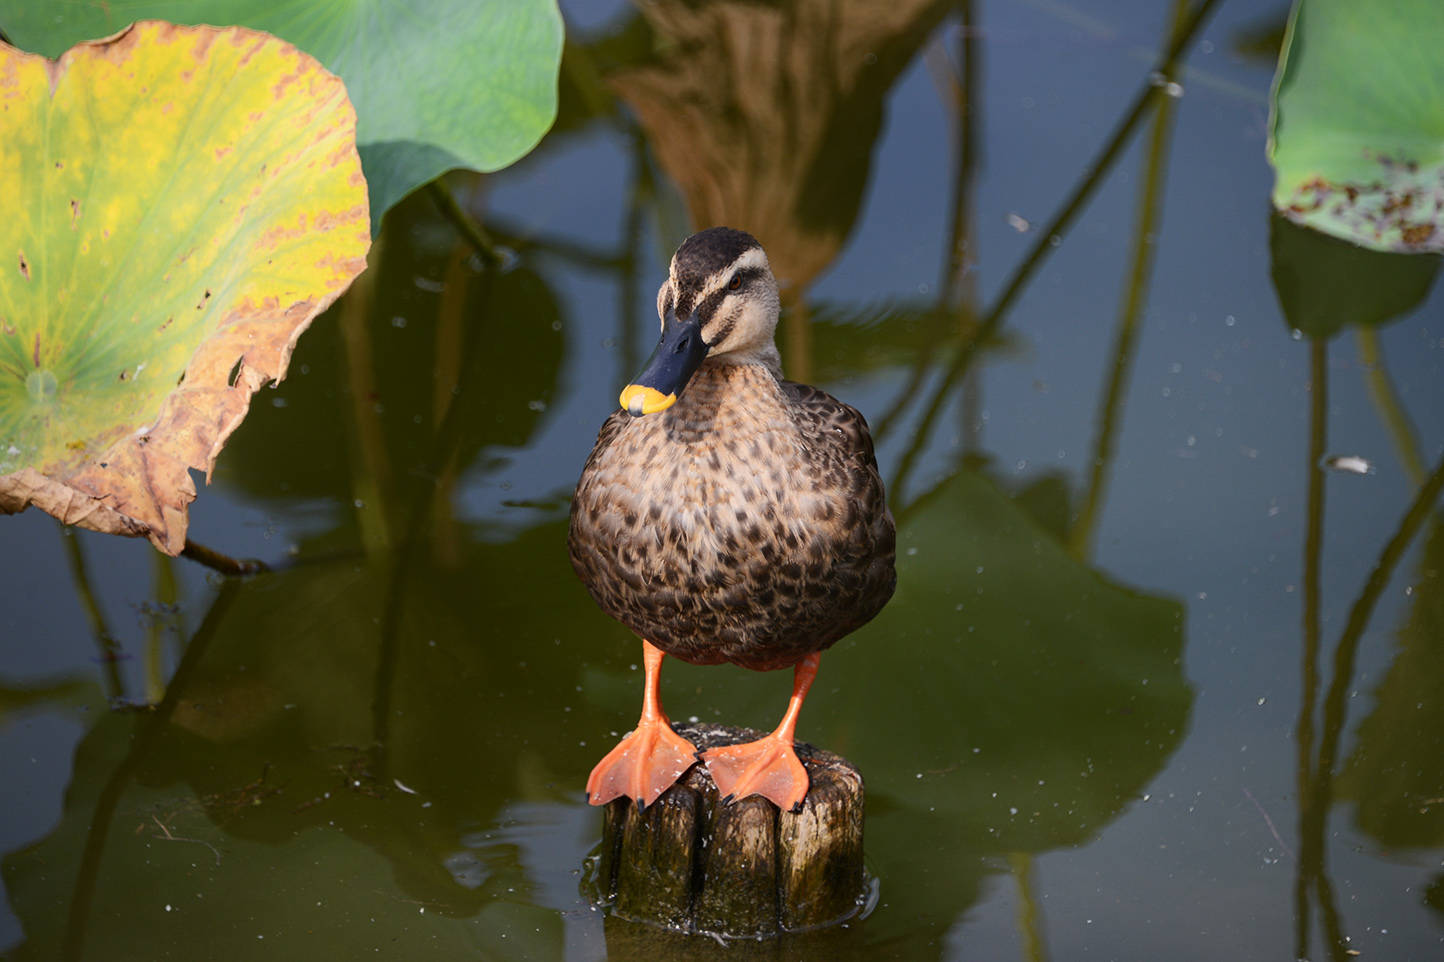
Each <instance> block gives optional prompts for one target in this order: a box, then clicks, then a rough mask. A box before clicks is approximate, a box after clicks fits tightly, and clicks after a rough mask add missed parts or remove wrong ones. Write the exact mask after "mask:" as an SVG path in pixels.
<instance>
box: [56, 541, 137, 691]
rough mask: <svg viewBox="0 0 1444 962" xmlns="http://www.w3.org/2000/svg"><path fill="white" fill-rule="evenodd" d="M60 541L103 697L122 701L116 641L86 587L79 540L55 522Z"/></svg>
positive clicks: (87, 573)
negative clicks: (99, 669)
mask: <svg viewBox="0 0 1444 962" xmlns="http://www.w3.org/2000/svg"><path fill="white" fill-rule="evenodd" d="M55 523H56V524H57V525H58V526H59V530H60V539H61V541H62V542H64V544H65V560H66V562H67V563H68V564H69V565H70V577H71V580H73V581H74V582H75V593H76V594H77V595H79V596H80V609H81V610H82V611H84V612H85V620H86V621H88V622H89V623H90V636H91V637H92V638H94V639H95V647H97V648H99V649H100V663H101V664H102V665H104V666H105V697H106V698H107V699H108V700H110V701H112V702H114V701H117V700H120V701H123V700H125V682H124V681H123V680H122V679H121V677H120V665H119V661H118V659H119V657H120V642H118V641H116V639H115V635H113V634H112V633H111V631H110V626H109V625H107V624H106V623H105V613H104V612H103V611H101V610H100V603H99V602H98V601H96V598H95V589H94V588H92V587H91V584H90V569H89V567H88V566H87V565H86V563H85V554H84V552H83V551H82V550H81V547H80V538H79V537H77V535H76V533H75V532H74V531H72V530H71V529H70V528H67V527H66V526H65V525H64V524H61V523H60V522H59V521H57V522H55Z"/></svg>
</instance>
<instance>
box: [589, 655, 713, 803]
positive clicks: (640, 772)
mask: <svg viewBox="0 0 1444 962" xmlns="http://www.w3.org/2000/svg"><path fill="white" fill-rule="evenodd" d="M642 662H643V664H644V665H645V666H646V670H647V678H646V682H645V686H646V687H645V689H644V691H643V694H642V717H641V719H640V720H639V721H638V722H637V728H636V730H635V731H633V732H632V733H631V734H630V735H627V736H626V737H625V738H623V739H622V740H621V742H620V743H619V744H618V745H617V747H616V748H613V749H612V750H611V751H610V752H608V753H607V757H606V758H603V759H602V760H601V761H599V762H597V767H596V768H594V769H592V775H591V777H590V778H588V779H587V800H588V801H590V802H591V803H592V804H593V805H605V804H606V803H607V802H610V801H611V800H612V799H614V798H621V797H622V796H624V795H625V796H627V797H629V798H635V799H636V800H637V804H638V805H639V806H641V807H644V808H645V807H646V806H648V805H650V804H652V803H653V802H655V801H656V800H657V796H659V795H661V794H662V793H663V792H665V791H666V790H667V789H669V788H671V787H672V783H673V782H675V781H676V780H677V779H678V778H681V777H682V773H683V772H685V771H686V770H687V769H689V768H691V767H692V763H693V762H695V761H696V760H697V746H695V745H693V744H692V743H691V742H689V741H687V739H685V738H683V737H682V736H681V735H678V734H677V733H676V732H674V731H672V722H671V720H670V719H668V718H667V714H666V712H664V711H662V697H661V693H660V689H661V677H662V676H661V670H662V649H660V648H658V647H657V646H656V645H654V644H652V643H651V642H650V641H645V640H644V641H643V642H642Z"/></svg>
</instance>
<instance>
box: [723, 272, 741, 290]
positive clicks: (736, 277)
mask: <svg viewBox="0 0 1444 962" xmlns="http://www.w3.org/2000/svg"><path fill="white" fill-rule="evenodd" d="M727 289H728V290H729V291H739V290H741V289H742V275H741V274H733V275H732V279H731V280H730V281H728V282H727Z"/></svg>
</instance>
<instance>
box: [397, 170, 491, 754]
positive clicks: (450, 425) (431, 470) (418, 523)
mask: <svg viewBox="0 0 1444 962" xmlns="http://www.w3.org/2000/svg"><path fill="white" fill-rule="evenodd" d="M433 196H434V195H433ZM447 196H449V193H448V195H447ZM458 209H459V208H458ZM463 236H465V234H463ZM468 239H470V238H468ZM484 262H485V263H487V265H488V266H487V268H486V269H485V270H484V271H483V272H482V274H481V276H480V278H479V279H478V284H479V290H480V301H481V309H480V310H478V311H477V312H476V314H475V317H476V318H477V319H478V320H476V321H474V322H473V324H474V326H473V328H472V329H471V330H468V331H466V332H465V333H464V336H463V342H462V343H463V356H462V359H461V364H460V366H459V368H458V369H457V376H456V385H455V389H454V390H455V397H454V398H453V399H452V401H451V403H450V404H448V405H447V408H446V413H445V416H444V417H443V418H442V419H441V420H440V422H439V423H438V424H437V426H436V433H435V435H434V436H433V437H432V442H431V453H430V455H429V456H428V458H427V461H426V466H425V467H424V469H423V470H422V472H421V480H420V481H418V482H417V483H415V484H414V486H413V491H412V495H411V497H410V499H409V504H408V506H407V509H406V511H405V514H404V515H403V518H404V521H403V524H402V526H401V528H400V529H399V531H400V537H399V540H398V542H397V545H396V550H395V552H394V554H393V556H392V562H391V574H390V579H389V583H388V585H387V590H386V603H385V606H384V608H383V610H382V616H381V633H380V646H379V650H378V652H377V658H376V675H375V680H374V681H373V683H372V700H371V731H372V739H373V745H374V751H373V756H372V761H373V764H374V769H373V770H374V771H375V773H376V776H377V777H378V778H380V779H382V781H385V780H386V773H387V771H388V767H389V760H390V759H389V753H390V739H391V695H392V686H393V684H394V682H395V675H396V666H397V664H398V662H399V660H400V653H401V614H402V609H403V603H404V601H405V596H406V578H407V576H408V574H409V573H410V572H411V569H412V567H413V566H414V564H415V563H416V559H417V558H419V557H420V556H421V554H420V547H421V545H422V543H423V541H424V539H423V537H422V534H423V532H425V531H426V530H427V529H428V525H429V519H430V515H431V506H432V504H433V503H434V500H435V491H436V480H437V479H438V478H440V477H441V476H442V475H443V473H444V471H445V469H446V465H447V464H448V463H449V462H450V461H452V460H453V459H454V458H455V454H456V445H457V444H458V443H459V442H460V439H461V419H462V414H461V411H462V409H463V406H462V405H461V404H459V403H457V401H458V400H459V398H460V397H461V396H462V395H463V394H464V393H465V392H466V390H467V388H468V386H469V384H470V381H471V379H472V377H473V376H474V374H473V372H474V371H475V369H476V367H477V364H476V359H477V351H478V348H479V345H480V344H481V343H482V341H483V338H482V336H481V334H482V332H481V331H480V330H477V329H476V326H479V324H480V320H481V319H484V318H485V317H486V315H487V312H488V310H489V308H490V305H491V291H492V285H493V283H494V281H495V278H496V273H497V267H498V266H499V265H500V260H499V259H498V260H497V261H496V262H494V263H493V262H489V261H485V259H484Z"/></svg>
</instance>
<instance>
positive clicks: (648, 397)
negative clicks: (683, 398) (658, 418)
mask: <svg viewBox="0 0 1444 962" xmlns="http://www.w3.org/2000/svg"><path fill="white" fill-rule="evenodd" d="M675 403H677V395H675V394H663V393H662V392H661V391H658V390H657V389H656V388H650V387H643V386H642V385H640V384H628V385H627V387H626V389H625V390H623V391H622V407H624V408H626V409H627V413H629V414H631V415H632V417H641V416H642V415H644V414H656V413H657V412H658V411H665V410H667V408H669V407H671V406H672V405H673V404H675Z"/></svg>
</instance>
